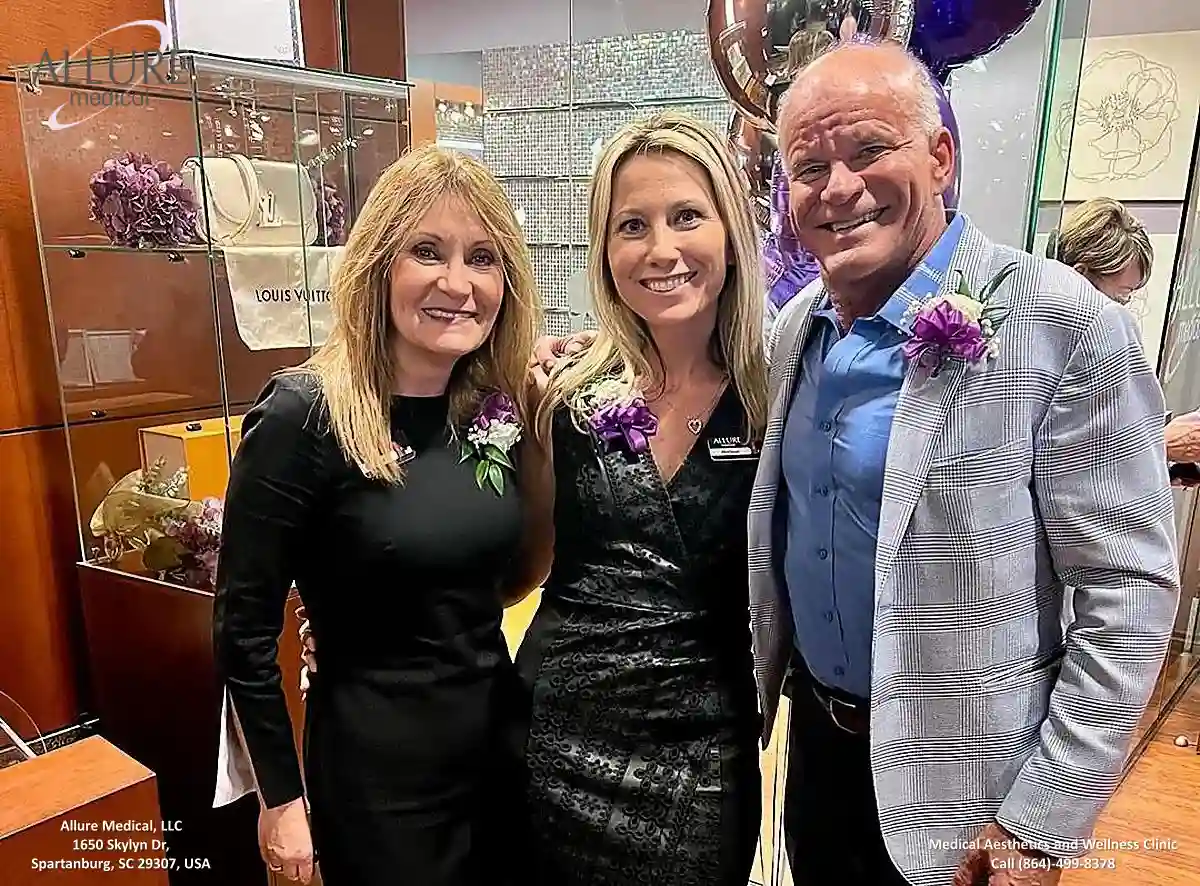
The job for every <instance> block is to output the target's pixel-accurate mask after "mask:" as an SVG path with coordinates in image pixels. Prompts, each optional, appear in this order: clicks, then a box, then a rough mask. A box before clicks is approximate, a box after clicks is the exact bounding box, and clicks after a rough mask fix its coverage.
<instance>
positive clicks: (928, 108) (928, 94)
mask: <svg viewBox="0 0 1200 886" xmlns="http://www.w3.org/2000/svg"><path fill="white" fill-rule="evenodd" d="M864 50H866V51H871V55H867V56H866V59H870V58H872V57H876V56H875V53H878V52H883V53H888V54H890V55H891V56H892V57H894V58H897V59H900V60H901V61H902V70H900V71H897V72H895V73H894V74H891V75H889V77H888V79H889V80H890V81H891V83H892V85H893V86H894V87H895V88H896V91H897V92H900V93H901V94H907V95H910V96H912V98H913V103H912V104H910V105H908V106H906V107H905V108H904V110H905V111H906V112H907V113H908V116H909V119H911V120H912V122H913V123H914V124H915V125H916V127H917V129H918V130H919V131H920V132H921V133H923V134H924V135H927V136H929V137H930V138H933V137H934V136H935V135H937V133H938V131H939V130H940V129H941V128H942V126H943V123H942V111H941V107H940V104H939V97H938V89H937V86H936V85H935V84H934V81H933V75H932V74H930V72H929V69H928V68H927V67H925V63H924V62H922V61H921V60H920V59H919V58H917V57H916V56H915V55H913V54H912V53H911V52H909V51H908V50H907V49H906V48H904V47H903V46H900V45H899V44H898V43H885V42H878V41H873V40H870V41H869V40H865V39H863V38H862V37H858V38H856V39H855V41H854V42H849V43H846V42H839V43H835V44H834V45H833V46H831V47H830V48H829V49H827V50H825V51H824V52H822V53H820V54H819V55H818V56H817V57H816V58H813V59H812V60H811V61H809V62H808V63H807V64H805V65H804V66H803V67H802V68H800V69H799V70H798V71H797V72H796V73H795V74H794V75H793V77H792V83H791V85H790V86H789V87H788V88H787V91H786V92H785V93H784V94H783V98H782V99H781V100H780V103H779V126H778V128H779V138H780V145H781V146H782V145H783V143H784V142H785V139H786V135H785V129H786V123H788V122H789V118H790V117H791V114H790V110H791V109H790V107H789V106H790V105H791V104H792V103H793V102H794V101H795V99H796V93H798V92H800V91H801V90H803V89H804V88H805V76H804V75H805V74H806V73H809V72H811V71H812V70H813V69H814V68H816V67H818V66H819V65H821V64H822V63H823V62H825V61H827V60H828V59H829V58H831V57H832V56H835V55H837V54H838V53H842V52H862V51H864Z"/></svg>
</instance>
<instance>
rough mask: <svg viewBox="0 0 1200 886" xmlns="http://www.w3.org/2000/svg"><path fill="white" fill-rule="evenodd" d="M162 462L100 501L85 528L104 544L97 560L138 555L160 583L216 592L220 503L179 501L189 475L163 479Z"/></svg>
mask: <svg viewBox="0 0 1200 886" xmlns="http://www.w3.org/2000/svg"><path fill="white" fill-rule="evenodd" d="M165 463H166V462H165V459H162V458H159V459H157V460H156V461H155V462H154V464H152V465H151V466H150V467H149V468H147V469H146V470H145V471H142V470H137V471H132V472H130V473H129V474H127V475H126V476H124V477H123V478H121V480H120V482H118V483H116V484H114V486H113V488H112V489H110V490H109V492H108V495H106V496H105V497H104V500H103V501H101V502H100V505H99V506H98V507H97V508H96V512H95V514H93V515H92V519H91V522H90V524H89V527H88V528H89V529H90V530H91V533H92V535H93V536H95V537H96V538H97V539H98V540H99V541H100V542H101V543H102V544H103V552H102V554H99V555H98V556H101V557H102V558H103V560H104V561H105V562H108V563H116V562H118V561H120V560H121V559H122V558H124V557H125V556H127V555H129V554H132V553H137V554H138V556H139V559H140V561H141V566H142V568H144V569H145V570H146V571H147V572H150V573H153V574H155V575H157V576H158V577H159V578H161V579H168V580H170V581H175V582H178V583H179V584H183V585H186V586H187V587H191V588H196V589H197V590H203V591H211V590H214V589H215V586H216V570H217V552H218V551H219V549H220V546H221V524H222V518H223V516H224V504H223V502H222V501H221V500H220V499H216V498H208V499H205V500H204V501H202V502H198V501H191V500H189V499H187V498H185V497H183V487H184V485H185V484H186V482H187V471H186V470H185V469H183V468H180V469H179V470H177V471H175V472H174V473H173V474H171V475H170V476H167V477H164V476H163V467H164V465H165Z"/></svg>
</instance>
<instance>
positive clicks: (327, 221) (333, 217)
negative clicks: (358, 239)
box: [317, 182, 346, 246]
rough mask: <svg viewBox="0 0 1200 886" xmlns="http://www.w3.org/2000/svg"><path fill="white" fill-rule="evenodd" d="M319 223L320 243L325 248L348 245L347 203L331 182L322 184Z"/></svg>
mask: <svg viewBox="0 0 1200 886" xmlns="http://www.w3.org/2000/svg"><path fill="white" fill-rule="evenodd" d="M317 221H318V229H317V230H318V233H317V242H318V243H320V244H322V245H323V246H345V245H346V201H345V200H343V199H342V195H341V193H340V192H339V191H338V189H337V187H336V186H334V185H333V184H331V183H330V182H322V183H321V214H320V215H319V216H318V218H317Z"/></svg>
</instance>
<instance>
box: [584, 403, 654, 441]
mask: <svg viewBox="0 0 1200 886" xmlns="http://www.w3.org/2000/svg"><path fill="white" fill-rule="evenodd" d="M588 426H589V427H590V428H591V429H592V432H593V433H594V434H595V435H596V436H597V437H599V438H600V440H601V441H603V442H604V443H605V444H614V443H619V444H621V445H623V446H624V447H625V449H627V450H628V451H629V452H632V453H633V454H634V455H640V454H642V453H643V452H645V451H646V450H647V449H649V448H650V438H651V437H653V436H654V435H655V434H656V433H658V416H656V415H655V414H654V413H653V412H651V411H650V407H648V406H647V405H646V401H645V400H643V399H642V398H641V397H635V398H633V399H631V400H618V401H615V402H613V403H609V404H607V405H605V406H602V407H600V408H599V409H597V410H596V411H595V412H594V413H593V414H592V416H591V417H590V418H589V419H588Z"/></svg>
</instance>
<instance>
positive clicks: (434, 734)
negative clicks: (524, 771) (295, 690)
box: [213, 146, 540, 886]
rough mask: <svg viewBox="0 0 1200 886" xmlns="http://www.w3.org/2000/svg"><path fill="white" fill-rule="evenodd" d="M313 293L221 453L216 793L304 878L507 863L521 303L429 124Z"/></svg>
mask: <svg viewBox="0 0 1200 886" xmlns="http://www.w3.org/2000/svg"><path fill="white" fill-rule="evenodd" d="M332 303H333V304H332V306H333V316H334V328H333V331H332V334H331V336H330V338H329V341H328V342H327V343H326V344H325V346H324V347H322V348H321V350H320V351H319V352H318V353H317V355H316V356H314V357H313V358H312V359H310V360H309V361H308V362H307V363H305V364H303V365H302V366H301V367H299V368H297V369H293V370H289V371H284V372H281V373H279V374H277V375H276V376H275V377H274V378H273V379H272V380H271V381H270V382H269V383H268V384H267V385H266V387H265V389H264V390H263V392H262V393H261V394H260V396H259V398H258V400H257V402H256V403H255V404H254V406H253V408H252V409H251V410H250V411H249V412H248V413H247V414H246V416H245V419H244V423H243V436H242V442H241V445H240V447H239V448H238V451H237V454H236V457H235V458H234V462H233V467H232V474H231V477H230V482H229V489H228V494H227V498H226V503H225V522H224V531H223V533H222V546H221V551H220V560H219V567H218V578H217V591H216V600H215V608H214V616H213V642H214V647H215V655H216V662H217V667H218V671H219V674H220V678H221V681H222V685H223V686H224V689H225V692H226V698H227V705H226V710H225V717H224V719H225V723H226V727H227V728H226V730H225V731H224V734H223V736H222V740H223V748H222V752H221V756H222V759H223V760H228V761H231V767H232V772H233V774H234V775H235V776H236V775H238V774H239V773H240V774H241V775H242V776H243V777H242V778H240V779H237V778H231V777H230V776H228V775H227V774H226V773H224V772H223V773H220V774H219V776H218V797H217V805H221V804H222V803H225V802H231V801H233V800H236V799H237V798H238V797H239V796H241V795H242V794H244V793H246V792H248V791H251V790H253V791H257V793H258V796H259V800H260V803H261V807H262V811H261V814H260V820H259V844H260V847H261V851H262V855H263V858H264V860H265V861H266V863H267V865H268V866H269V868H270V870H271V871H273V872H276V873H280V874H282V875H283V876H284V877H286V878H288V879H290V880H299V881H300V882H305V883H307V882H309V881H310V880H311V878H312V875H313V866H314V847H315V850H316V852H317V853H319V861H320V873H321V877H322V879H323V881H324V883H325V884H326V886H392V884H395V883H397V882H405V883H413V884H420V886H478V884H481V883H488V884H504V883H508V882H510V880H509V879H508V878H507V874H508V872H509V870H510V866H511V865H514V864H516V863H518V862H520V861H521V860H522V859H523V858H524V852H523V850H522V848H521V846H520V845H519V844H517V843H515V842H512V841H508V840H507V839H506V835H508V834H510V833H512V832H517V833H519V831H520V818H521V816H520V806H521V799H522V791H523V782H522V781H521V769H520V765H519V760H518V759H517V758H516V757H515V756H512V755H509V754H508V753H507V748H506V740H507V738H508V737H509V729H510V727H511V726H512V724H513V722H514V720H515V721H516V722H520V721H521V718H523V715H524V710H525V705H524V704H523V700H522V697H521V693H520V689H519V683H518V681H517V675H516V672H515V670H514V668H513V664H512V661H511V659H510V658H509V654H508V650H507V646H506V644H505V641H504V637H503V635H502V633H501V614H502V605H503V602H504V600H505V598H506V597H519V596H522V595H523V594H525V593H527V592H528V591H529V590H530V589H531V588H533V587H536V585H537V579H538V578H540V576H532V577H531V576H529V575H527V574H525V573H524V572H522V566H523V565H524V563H526V562H527V560H526V559H524V558H522V556H521V550H522V543H523V540H524V538H525V537H526V536H525V516H526V509H525V505H524V501H523V499H524V495H523V493H524V489H523V485H522V475H521V474H520V473H518V472H517V471H515V470H514V468H519V466H520V462H521V451H520V450H521V446H522V445H524V442H523V441H522V442H521V443H520V445H518V441H520V438H521V437H522V436H523V435H524V436H529V435H527V434H526V432H525V431H524V430H523V429H524V428H525V427H526V426H527V424H528V422H527V414H526V412H525V409H524V406H525V403H526V399H527V398H526V391H527V383H528V369H527V364H528V354H529V352H530V349H531V347H532V345H533V339H534V335H535V333H536V330H537V328H538V325H539V322H540V305H539V301H538V295H537V288H536V285H535V281H534V275H533V269H532V266H531V263H530V257H529V252H528V249H527V247H526V245H525V242H524V240H523V238H522V234H521V229H520V226H519V225H518V224H517V219H516V217H515V215H514V212H513V208H512V206H511V205H510V204H509V201H508V200H507V198H506V197H505V195H504V191H503V189H502V188H501V186H500V184H499V183H498V182H497V181H496V179H495V178H494V177H493V176H492V174H491V173H490V172H489V171H488V170H487V169H486V168H485V167H484V166H483V165H482V164H480V163H478V162H476V161H474V160H472V159H470V158H468V157H465V156H461V155H456V154H453V153H450V152H448V151H445V150H443V149H441V148H437V147H434V146H427V147H423V148H418V149H415V150H413V151H411V152H409V153H407V154H406V155H404V156H403V157H402V158H401V159H400V160H398V161H397V162H396V163H395V164H393V165H392V166H391V167H390V168H388V169H387V170H386V171H385V172H384V174H383V175H382V176H381V177H380V179H379V181H378V182H377V183H376V185H375V187H374V188H373V189H372V191H371V194H370V196H369V198H368V199H367V202H366V205H365V206H364V207H363V210H362V212H361V214H360V215H359V217H358V219H357V221H356V223H355V224H354V227H353V229H352V231H351V233H350V237H349V241H348V243H347V244H346V250H345V256H344V260H343V262H342V264H341V266H340V267H339V269H338V271H337V274H336V276H335V279H334V283H333V299H332ZM293 582H294V583H295V586H296V588H297V589H298V590H299V592H300V595H301V597H302V598H303V601H304V604H305V608H306V610H307V615H308V618H309V619H310V621H311V631H312V634H313V636H314V637H315V638H316V639H318V640H319V641H320V647H321V668H320V671H319V672H318V673H313V674H312V675H311V677H310V685H309V688H308V692H307V701H306V705H307V707H306V715H305V741H304V767H303V768H304V777H303V778H302V776H301V766H300V765H299V762H298V760H297V756H296V751H295V747H294V745H293V739H292V735H293V732H292V723H291V719H290V717H289V714H288V710H287V707H286V704H285V701H284V693H283V689H282V688H281V686H280V669H279V666H278V664H277V662H276V655H277V652H278V644H277V638H278V636H279V632H280V630H281V628H282V627H283V623H284V604H285V601H286V599H287V596H288V592H289V590H290V589H291V587H292V584H293ZM239 766H240V767H241V768H240V769H239ZM306 800H307V803H306ZM306 807H310V808H311V832H310V824H309V815H308V811H309V810H308V809H306ZM509 825H512V829H511V830H510V828H509ZM522 882H523V881H522Z"/></svg>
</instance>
